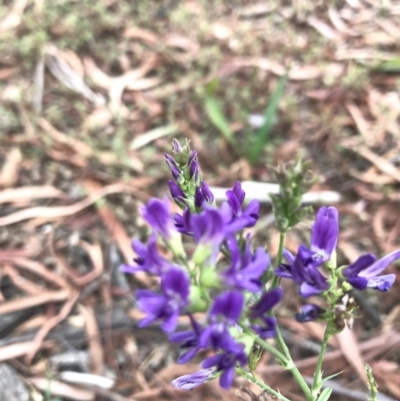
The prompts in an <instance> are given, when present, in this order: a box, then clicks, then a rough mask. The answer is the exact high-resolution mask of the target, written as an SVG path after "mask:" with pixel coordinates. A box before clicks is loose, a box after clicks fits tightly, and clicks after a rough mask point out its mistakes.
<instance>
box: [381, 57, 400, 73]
mask: <svg viewBox="0 0 400 401" xmlns="http://www.w3.org/2000/svg"><path fill="white" fill-rule="evenodd" d="M375 69H376V70H379V71H386V72H400V57H394V58H392V59H391V60H387V61H383V62H381V63H379V64H378V65H377V66H376V67H375Z"/></svg>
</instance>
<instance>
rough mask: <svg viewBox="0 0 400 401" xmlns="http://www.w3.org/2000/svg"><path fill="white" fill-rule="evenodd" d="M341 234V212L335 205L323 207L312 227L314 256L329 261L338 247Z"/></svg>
mask: <svg viewBox="0 0 400 401" xmlns="http://www.w3.org/2000/svg"><path fill="white" fill-rule="evenodd" d="M338 235H339V214H338V211H337V209H336V208H335V207H333V206H330V207H325V206H323V207H321V208H320V209H319V210H318V212H317V216H316V218H315V223H314V225H313V226H312V229H311V251H312V252H314V256H313V258H314V259H316V260H320V261H324V262H326V261H328V260H329V259H330V257H331V255H332V252H333V251H334V250H335V248H336V244H337V239H338Z"/></svg>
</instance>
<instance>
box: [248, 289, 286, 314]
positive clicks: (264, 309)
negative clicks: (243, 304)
mask: <svg viewBox="0 0 400 401" xmlns="http://www.w3.org/2000/svg"><path fill="white" fill-rule="evenodd" d="M282 297H283V290H282V288H279V287H278V288H274V289H273V290H271V291H269V292H266V293H264V294H263V295H262V297H261V298H260V300H259V301H258V302H257V303H256V304H255V305H253V306H251V307H250V317H251V318H253V319H255V318H259V317H262V316H263V315H265V314H266V313H268V312H269V311H270V310H271V309H272V308H273V307H274V306H275V305H276V304H277V303H278V302H279V301H280V300H281V299H282Z"/></svg>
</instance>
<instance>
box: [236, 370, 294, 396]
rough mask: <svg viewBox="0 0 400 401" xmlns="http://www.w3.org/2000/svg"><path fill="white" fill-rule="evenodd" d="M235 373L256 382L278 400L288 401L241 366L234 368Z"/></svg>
mask: <svg viewBox="0 0 400 401" xmlns="http://www.w3.org/2000/svg"><path fill="white" fill-rule="evenodd" d="M236 373H237V374H239V375H240V376H243V377H245V378H246V379H247V380H249V381H251V382H252V383H254V384H257V386H258V387H260V388H261V389H262V390H264V391H266V392H268V393H269V394H272V395H273V396H275V397H276V398H277V399H278V400H281V401H290V400H289V399H288V398H286V397H285V396H283V395H282V394H281V393H279V392H278V391H275V390H274V389H273V388H271V387H269V386H267V385H266V384H265V383H264V382H263V381H262V380H261V379H259V378H258V377H257V376H255V375H254V374H252V373H249V372H246V371H245V370H244V369H243V368H236Z"/></svg>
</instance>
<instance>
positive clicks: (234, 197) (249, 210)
mask: <svg viewBox="0 0 400 401" xmlns="http://www.w3.org/2000/svg"><path fill="white" fill-rule="evenodd" d="M245 195H246V193H245V192H244V191H243V190H242V186H241V184H240V182H238V181H237V182H236V183H235V185H234V187H233V189H231V190H229V191H227V192H226V197H227V198H228V203H229V206H230V208H231V210H232V214H233V217H234V218H235V219H240V218H245V219H246V221H247V222H246V225H245V227H252V226H254V225H255V224H256V222H257V220H258V218H259V211H260V203H259V202H258V201H257V200H255V199H253V200H252V201H250V202H249V204H248V205H247V206H246V208H245V209H244V210H242V205H243V202H244V198H245Z"/></svg>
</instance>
